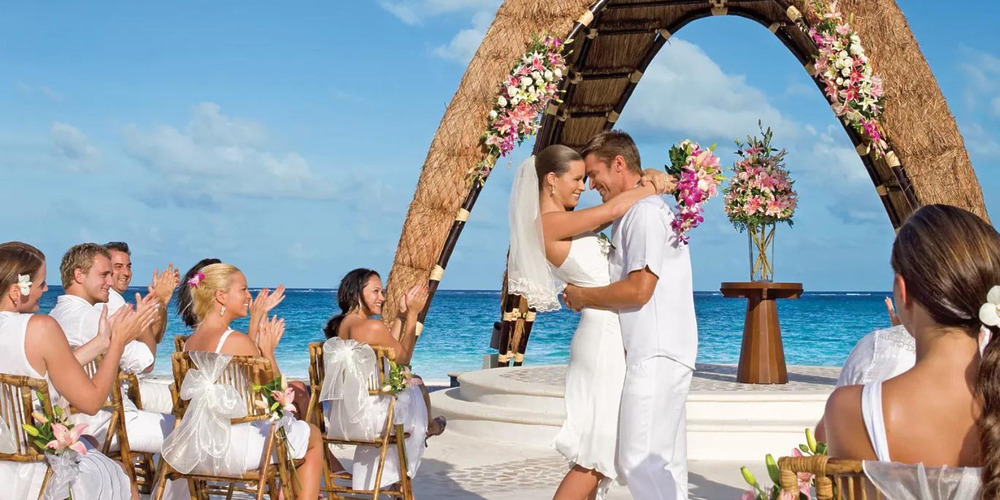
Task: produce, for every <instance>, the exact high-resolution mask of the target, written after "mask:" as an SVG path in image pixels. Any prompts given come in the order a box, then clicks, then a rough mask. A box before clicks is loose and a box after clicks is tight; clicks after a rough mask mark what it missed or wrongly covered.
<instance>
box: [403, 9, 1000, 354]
mask: <svg viewBox="0 0 1000 500" xmlns="http://www.w3.org/2000/svg"><path fill="white" fill-rule="evenodd" d="M838 8H839V10H840V11H842V12H843V13H844V15H853V19H852V21H851V25H852V26H853V28H854V29H855V31H856V32H857V33H858V34H859V36H860V37H861V38H862V40H863V41H864V44H865V48H866V51H867V54H868V57H869V58H870V61H871V64H872V65H873V66H874V67H875V68H876V71H877V73H878V75H879V76H880V77H881V79H882V81H883V88H884V97H883V102H884V103H885V108H884V110H883V112H882V116H881V117H880V123H881V126H882V129H883V130H882V132H883V135H884V136H885V139H886V141H887V143H888V152H887V153H886V154H885V155H882V156H880V157H879V158H878V159H876V158H875V156H876V155H874V154H869V153H868V152H867V148H866V146H865V145H864V142H863V140H862V138H861V137H859V135H858V133H857V132H855V130H854V129H852V128H851V127H849V126H846V125H845V131H846V132H847V135H848V137H849V138H850V139H851V142H852V143H853V144H854V145H855V146H856V147H857V150H858V154H859V155H860V156H861V159H862V161H863V163H864V166H865V168H866V169H867V171H868V173H869V175H870V177H871V180H872V183H873V185H874V191H875V194H876V195H877V196H878V197H879V198H880V199H881V201H882V204H883V206H884V208H885V211H886V214H887V215H888V217H889V221H890V223H891V224H892V226H893V227H894V228H898V227H899V225H900V224H901V223H902V221H903V220H904V219H905V218H906V217H907V215H909V214H910V213H911V212H912V211H913V210H914V209H915V208H917V207H919V206H920V205H922V204H928V203H947V204H951V205H956V206H960V207H962V208H965V209H967V210H970V211H972V212H974V213H976V214H979V215H980V216H983V217H986V209H985V206H984V204H983V198H982V192H981V190H980V186H979V182H978V180H977V179H976V175H975V172H974V171H973V169H972V165H971V163H970V161H969V156H968V153H967V152H966V150H965V145H964V143H963V140H962V137H961V135H960V134H959V132H958V127H957V125H956V123H955V120H954V118H953V117H952V115H951V112H950V111H949V109H948V105H947V103H946V102H945V100H944V97H943V96H942V94H941V90H940V88H939V87H938V85H937V82H936V80H935V79H934V76H933V74H932V73H931V70H930V67H929V66H928V65H927V61H926V60H925V59H924V57H923V55H922V54H921V53H920V49H919V47H918V45H917V41H916V39H915V38H914V37H913V34H912V33H911V31H910V29H909V26H908V25H907V22H906V19H905V17H904V16H903V13H902V12H901V11H900V9H899V7H898V6H897V5H896V2H895V1H894V0H881V1H877V2H874V1H871V0H840V1H839V2H838ZM804 14H813V15H815V13H814V12H813V7H812V5H811V4H810V2H809V1H808V0H741V1H735V0H598V1H596V2H594V0H506V1H505V2H504V3H503V5H501V6H500V8H499V10H498V11H497V14H496V18H495V19H494V21H493V24H492V25H491V26H490V28H489V30H488V31H487V32H486V35H485V37H484V39H483V42H482V44H481V45H480V46H479V49H478V50H477V52H476V54H475V56H474V57H473V59H472V61H471V62H470V63H469V66H468V68H467V70H466V72H465V75H464V77H463V78H462V81H461V83H460V85H459V88H458V91H457V92H456V93H455V95H454V97H453V98H452V101H451V103H450V104H449V106H448V108H447V110H446V111H445V113H444V117H443V118H442V119H441V124H440V125H439V127H438V130H437V133H436V134H435V136H434V139H433V141H432V142H431V146H430V150H429V151H428V153H427V157H426V159H425V161H424V165H423V169H422V171H421V174H420V180H419V184H418V185H417V189H416V193H415V194H414V198H413V201H412V203H411V204H410V208H409V211H408V213H407V216H406V221H405V223H404V225H403V231H402V234H401V236H400V239H399V245H398V248H397V251H396V256H395V261H394V263H393V267H392V271H391V272H390V275H389V283H388V288H389V289H391V290H400V289H407V288H408V287H410V286H413V285H415V284H418V283H421V282H429V285H430V288H431V293H432V296H433V293H434V291H435V290H436V289H437V286H438V284H439V283H440V282H441V279H442V278H443V276H444V271H445V268H446V267H447V265H448V260H449V258H450V256H451V253H452V250H453V249H454V248H455V244H456V242H457V241H458V237H459V236H460V234H461V232H462V229H463V227H464V226H465V223H466V221H467V220H468V217H469V212H470V211H471V210H472V208H473V206H474V205H475V203H476V199H477V197H478V196H479V193H480V192H481V190H482V189H483V188H484V185H483V184H475V183H473V184H471V185H470V183H469V182H468V180H467V179H468V173H469V172H470V170H471V169H473V168H474V166H475V165H476V164H477V162H479V161H480V160H482V159H483V156H484V153H483V150H482V147H481V139H480V137H481V135H482V133H483V131H484V130H485V129H486V124H487V115H488V113H489V112H490V110H491V109H493V106H494V104H495V100H496V92H497V86H498V84H499V82H501V81H502V80H503V79H504V78H505V77H506V76H507V75H508V74H509V72H510V71H511V68H512V67H513V66H514V64H515V63H516V62H517V60H518V58H519V57H520V56H521V55H522V54H523V53H524V50H525V47H526V44H527V43H528V42H529V41H530V40H531V37H532V36H533V35H535V34H539V33H551V34H566V35H567V38H568V39H571V40H572V43H571V44H570V45H569V49H571V52H570V53H569V55H568V57H567V63H568V67H569V74H568V75H567V76H566V78H564V79H563V81H562V84H561V89H562V90H564V92H565V93H564V94H563V102H562V104H560V105H559V106H550V107H549V109H548V110H547V111H546V114H545V116H544V118H543V119H542V124H541V128H540V129H539V132H538V136H537V138H536V141H535V146H534V149H535V151H538V150H540V149H542V148H544V147H546V146H548V145H550V144H555V143H560V144H566V145H568V146H573V147H576V146H581V145H583V144H584V143H585V142H586V141H587V140H588V139H589V138H590V137H591V136H593V135H594V134H596V133H598V132H601V131H603V130H608V129H610V128H613V127H614V125H615V122H616V121H617V120H618V118H619V115H620V113H621V112H622V110H623V109H624V107H625V105H626V103H627V102H628V100H629V97H631V95H632V92H633V91H634V90H635V88H636V86H637V85H639V84H640V82H641V81H642V74H643V72H644V71H645V70H646V68H647V66H648V65H649V64H650V62H651V61H652V60H653V58H654V57H655V56H656V54H657V53H658V52H659V50H660V48H662V47H663V45H664V44H665V43H666V42H667V41H668V40H669V39H670V38H671V37H672V36H673V35H674V34H675V33H677V32H678V30H680V29H681V28H683V27H684V26H685V25H687V24H688V23H690V22H692V21H696V20H698V19H701V18H705V17H710V16H719V15H730V16H740V17H743V18H747V19H749V20H752V21H755V22H757V23H759V24H761V25H763V26H764V27H765V28H766V29H768V30H770V32H771V33H773V34H774V36H776V37H777V38H778V39H779V40H780V41H781V42H782V43H783V44H784V45H785V46H786V47H788V49H789V50H790V51H791V53H792V54H793V55H794V56H795V58H796V59H797V60H798V61H799V62H800V63H801V64H802V65H803V68H804V71H806V72H808V73H809V74H810V75H812V76H813V80H814V81H815V82H817V85H818V86H819V80H818V79H817V78H816V76H815V68H814V67H813V64H812V61H813V60H814V55H815V53H816V50H817V49H816V45H815V43H814V42H813V41H812V40H811V39H810V38H809V36H807V34H806V33H804V32H803V30H802V29H801V24H802V23H806V22H807V21H806V19H807V18H810V17H809V16H804ZM813 18H814V17H813ZM508 299H509V300H508V301H507V304H506V305H505V306H503V307H504V312H505V314H504V320H505V322H507V323H508V324H510V325H512V326H513V325H515V324H516V327H517V330H518V332H517V336H519V337H520V336H523V339H522V341H521V343H522V344H523V343H524V341H526V337H527V335H526V332H523V330H524V329H525V327H527V328H528V329H530V324H531V321H532V319H533V314H531V312H530V311H528V310H527V306H526V305H525V304H523V301H521V303H518V301H517V298H516V297H513V298H508ZM429 307H430V301H428V304H427V306H426V307H425V310H424V311H423V312H422V313H421V316H420V321H421V322H422V321H423V318H424V316H425V315H426V312H427V308H429ZM386 310H387V313H386V314H385V315H384V317H387V318H392V317H395V314H394V313H395V311H397V304H396V300H395V297H393V296H390V297H388V299H387V302H386ZM420 327H421V328H422V324H421V326H420ZM505 329H506V328H505ZM513 343H514V344H515V345H516V344H517V341H513ZM516 349H517V350H519V351H520V352H521V353H523V352H524V351H523V345H522V346H521V347H520V348H516Z"/></svg>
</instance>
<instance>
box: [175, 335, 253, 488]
mask: <svg viewBox="0 0 1000 500" xmlns="http://www.w3.org/2000/svg"><path fill="white" fill-rule="evenodd" d="M189 354H190V356H191V361H192V362H193V363H194V365H195V367H196V368H192V369H191V370H189V371H188V373H187V375H186V376H185V377H184V381H183V382H182V383H181V390H180V397H181V399H184V400H189V401H190V403H188V408H187V411H186V412H185V413H184V419H183V420H181V423H180V425H179V426H178V427H177V428H176V429H174V431H173V432H172V433H170V435H169V436H167V438H166V440H164V442H163V453H162V456H163V459H164V460H166V461H167V463H169V464H170V466H171V467H173V468H174V469H176V470H177V471H179V472H181V473H185V474H186V473H189V472H191V471H192V470H194V468H195V467H196V466H197V467H198V468H199V470H203V471H204V470H207V471H211V472H212V473H214V474H228V473H241V472H243V470H244V467H243V457H234V454H231V453H229V448H230V443H231V440H230V432H231V431H232V426H231V424H230V419H233V418H240V417H245V416H246V414H247V410H246V405H245V403H244V401H243V398H242V396H241V395H240V394H239V393H238V392H237V391H236V389H235V388H233V387H232V386H230V385H227V384H219V383H217V381H218V379H219V377H220V376H221V375H222V373H223V371H225V369H226V366H228V365H229V361H230V360H231V359H232V356H231V355H228V354H216V353H212V352H198V351H191V352H189ZM235 458H239V460H235Z"/></svg>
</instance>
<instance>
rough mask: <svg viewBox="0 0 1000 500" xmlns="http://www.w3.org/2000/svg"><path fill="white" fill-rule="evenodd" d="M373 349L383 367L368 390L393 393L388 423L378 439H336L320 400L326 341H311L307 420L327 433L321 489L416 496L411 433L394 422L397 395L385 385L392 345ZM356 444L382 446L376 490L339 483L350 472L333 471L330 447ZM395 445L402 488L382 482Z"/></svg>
mask: <svg viewBox="0 0 1000 500" xmlns="http://www.w3.org/2000/svg"><path fill="white" fill-rule="evenodd" d="M370 347H371V348H372V350H373V351H375V360H376V361H375V362H376V363H377V365H378V366H379V367H380V368H381V369H379V370H378V371H377V373H378V375H377V376H376V378H375V379H373V380H370V381H369V382H368V394H369V395H370V396H392V397H391V398H390V400H389V409H388V411H387V413H386V418H385V425H384V427H383V430H382V433H381V435H380V436H379V437H378V438H377V439H375V440H374V441H351V440H344V439H334V438H331V437H328V436H327V430H326V419H325V418H324V417H323V408H322V402H321V401H320V400H319V397H320V391H321V390H322V387H323V379H324V378H325V377H326V367H325V366H324V364H323V342H313V343H310V344H309V386H310V387H309V389H310V396H309V409H308V411H307V413H306V420H308V421H309V422H310V423H312V424H315V425H316V426H317V427H319V430H320V432H321V433H322V435H323V448H324V453H323V480H324V481H323V482H324V486H323V488H322V489H321V491H322V492H325V493H326V494H327V498H329V499H347V498H359V499H360V498H370V499H372V500H378V499H379V497H380V495H385V496H387V497H389V498H399V499H402V500H413V483H412V481H411V479H410V477H409V475H408V474H407V469H408V462H407V460H406V448H405V446H404V439H406V438H407V437H408V434H406V433H405V432H403V425H402V424H393V415H394V413H395V409H396V397H395V395H394V394H393V393H391V392H383V391H382V387H384V386H385V385H386V378H387V376H388V373H387V369H386V367H387V366H388V364H387V363H386V361H387V360H388V359H390V358H391V356H392V349H389V348H387V347H382V346H370ZM331 444H333V445H353V446H371V447H374V448H378V450H379V461H378V467H377V469H376V471H375V489H373V490H355V489H352V488H351V487H350V486H352V485H350V484H348V486H342V485H341V484H339V483H338V480H340V481H349V480H350V475H349V474H347V473H346V472H345V473H338V474H333V473H332V472H331V469H330V464H329V462H327V453H325V452H326V451H328V450H329V449H330V445H331ZM390 446H392V447H394V448H395V452H396V454H397V455H398V457H399V490H398V491H397V490H394V489H392V490H383V489H382V487H381V486H380V485H381V482H382V471H383V469H384V468H385V458H386V455H387V454H388V452H389V447H390Z"/></svg>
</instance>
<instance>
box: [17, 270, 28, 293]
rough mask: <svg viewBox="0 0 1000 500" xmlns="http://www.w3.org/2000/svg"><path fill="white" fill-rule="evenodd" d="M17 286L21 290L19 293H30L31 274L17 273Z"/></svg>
mask: <svg viewBox="0 0 1000 500" xmlns="http://www.w3.org/2000/svg"><path fill="white" fill-rule="evenodd" d="M17 286H18V288H19V289H20V290H21V295H28V294H30V293H31V276H29V275H27V274H18V275H17Z"/></svg>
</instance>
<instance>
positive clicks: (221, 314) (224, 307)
mask: <svg viewBox="0 0 1000 500" xmlns="http://www.w3.org/2000/svg"><path fill="white" fill-rule="evenodd" d="M225 315H226V306H222V309H219V316H225Z"/></svg>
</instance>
